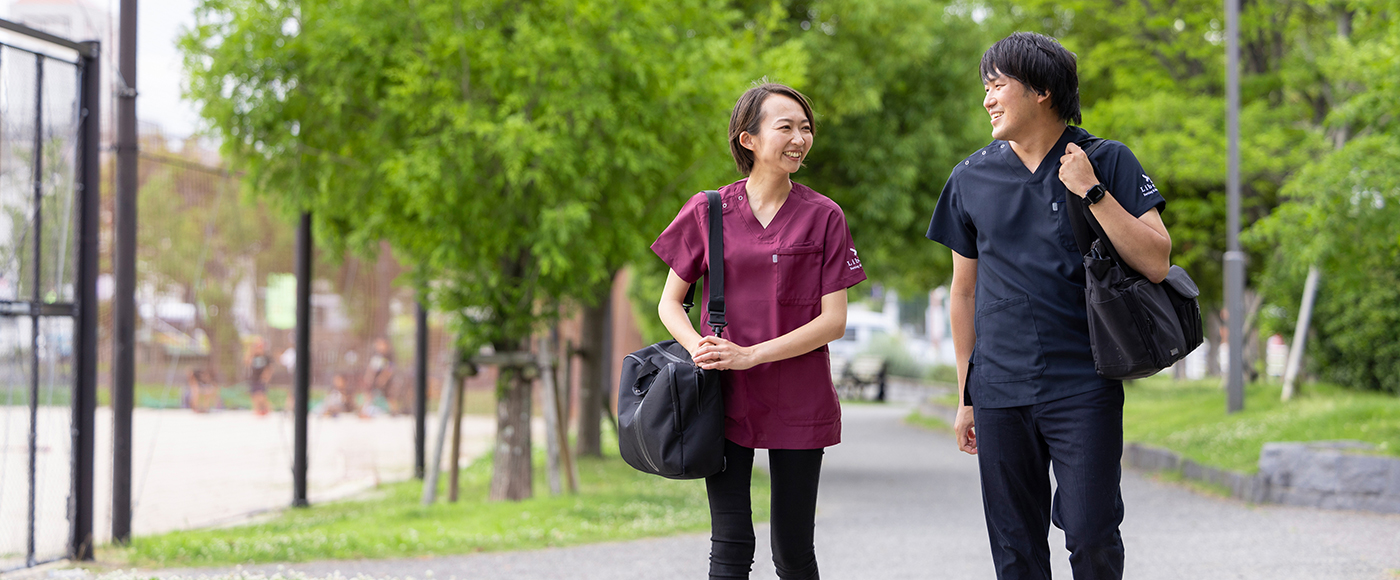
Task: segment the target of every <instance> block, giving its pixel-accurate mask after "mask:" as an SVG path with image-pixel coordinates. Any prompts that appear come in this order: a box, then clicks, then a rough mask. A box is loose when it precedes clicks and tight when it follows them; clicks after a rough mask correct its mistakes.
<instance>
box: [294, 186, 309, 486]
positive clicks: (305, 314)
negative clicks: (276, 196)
mask: <svg viewBox="0 0 1400 580" xmlns="http://www.w3.org/2000/svg"><path fill="white" fill-rule="evenodd" d="M296 269H297V366H296V377H295V382H296V385H295V386H294V387H293V388H294V389H295V392H296V396H295V402H294V403H293V405H292V406H293V409H292V413H293V415H295V428H294V431H295V434H294V436H293V451H292V507H307V506H309V505H311V503H310V502H308V501H307V500H306V423H307V414H308V413H309V411H310V408H311V407H310V401H311V359H312V357H311V214H310V213H302V214H301V225H300V226H299V227H297V263H296Z"/></svg>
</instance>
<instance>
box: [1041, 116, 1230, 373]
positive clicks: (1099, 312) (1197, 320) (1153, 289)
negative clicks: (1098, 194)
mask: <svg viewBox="0 0 1400 580" xmlns="http://www.w3.org/2000/svg"><path fill="white" fill-rule="evenodd" d="M1102 144H1103V140H1102V139H1098V138H1094V139H1093V140H1090V141H1086V142H1084V143H1081V144H1080V146H1081V147H1083V149H1084V153H1085V155H1086V156H1087V155H1092V154H1093V152H1094V151H1096V150H1097V149H1098V148H1099V146H1100V145H1102ZM1090 163H1091V164H1092V161H1090ZM1094 174H1095V175H1096V176H1098V177H1099V181H1100V182H1101V183H1102V182H1103V176H1101V175H1099V171H1098V167H1097V166H1095V167H1094ZM1067 201H1068V205H1069V208H1068V210H1067V211H1068V212H1069V218H1070V225H1071V226H1072V227H1073V228H1074V237H1075V242H1076V243H1077V244H1078V245H1079V248H1080V251H1081V252H1082V253H1083V254H1084V301H1085V306H1086V308H1087V310H1088V314H1089V344H1090V346H1091V348H1092V350H1093V352H1094V370H1096V371H1098V373H1099V376H1102V377H1104V378H1108V379H1117V380H1128V379H1140V378H1143V377H1149V376H1152V375H1155V374H1157V373H1158V372H1160V371H1161V370H1162V369H1165V368H1167V367H1169V366H1172V365H1173V364H1175V363H1176V362H1177V361H1179V360H1181V359H1183V358H1185V357H1186V355H1188V354H1190V353H1191V351H1193V350H1195V349H1196V347H1198V346H1200V345H1201V341H1202V339H1203V338H1204V336H1203V334H1202V329H1201V307H1200V305H1199V304H1198V303H1197V301H1196V297H1197V296H1199V295H1200V293H1201V292H1200V289H1199V288H1197V287H1196V283H1195V282H1194V281H1192V280H1191V276H1189V275H1187V274H1186V270H1183V269H1182V268H1181V267H1180V266H1172V267H1171V269H1170V270H1168V272H1167V278H1166V279H1165V280H1163V281H1162V283H1160V284H1157V283H1154V282H1152V281H1151V280H1148V279H1147V278H1146V277H1144V276H1143V275H1142V274H1139V273H1138V272H1136V271H1134V270H1133V269H1132V268H1131V267H1129V266H1128V265H1127V263H1125V262H1124V261H1123V260H1122V258H1121V257H1120V256H1119V255H1118V252H1117V251H1116V250H1114V248H1113V244H1112V243H1111V242H1110V241H1109V240H1108V235H1107V234H1105V233H1104V231H1103V227H1102V226H1100V225H1099V222H1098V220H1097V219H1095V218H1094V214H1093V212H1091V211H1090V210H1089V206H1088V205H1086V204H1085V203H1084V201H1083V200H1082V199H1080V197H1079V196H1078V195H1075V194H1074V193H1070V194H1069V197H1068V198H1067ZM1096 237H1097V239H1095V238H1096Z"/></svg>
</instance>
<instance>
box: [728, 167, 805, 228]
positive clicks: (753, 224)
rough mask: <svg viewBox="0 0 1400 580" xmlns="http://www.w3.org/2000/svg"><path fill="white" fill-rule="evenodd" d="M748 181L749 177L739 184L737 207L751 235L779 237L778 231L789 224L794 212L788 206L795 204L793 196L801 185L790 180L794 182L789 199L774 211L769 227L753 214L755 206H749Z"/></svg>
mask: <svg viewBox="0 0 1400 580" xmlns="http://www.w3.org/2000/svg"><path fill="white" fill-rule="evenodd" d="M748 182H749V180H748V179H744V180H742V181H740V182H739V183H738V184H737V185H738V188H737V190H738V194H737V196H736V199H735V205H737V206H738V207H737V208H736V209H737V210H738V212H739V216H740V218H741V219H743V221H744V227H745V228H747V229H748V230H749V234H750V235H752V236H753V237H755V238H758V239H759V240H762V241H765V242H770V241H772V240H773V239H775V238H777V237H778V232H779V231H782V229H783V226H784V225H785V224H787V222H788V219H789V216H790V215H791V214H792V212H793V210H792V209H789V207H788V206H791V205H792V204H793V199H792V198H793V197H794V196H797V195H798V188H799V187H801V186H800V185H799V184H798V183H797V182H795V181H791V180H789V182H790V183H792V189H791V190H789V191H788V197H787V199H785V200H783V205H780V206H778V211H776V212H774V213H773V219H771V220H768V227H766V228H765V227H763V224H761V223H759V221H758V216H755V215H753V208H752V207H750V206H749V200H748V191H747V190H746V189H745V185H746V184H748Z"/></svg>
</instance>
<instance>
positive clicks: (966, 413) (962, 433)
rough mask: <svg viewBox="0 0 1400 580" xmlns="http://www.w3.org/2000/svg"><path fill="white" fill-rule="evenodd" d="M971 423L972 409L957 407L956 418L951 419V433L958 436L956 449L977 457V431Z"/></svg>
mask: <svg viewBox="0 0 1400 580" xmlns="http://www.w3.org/2000/svg"><path fill="white" fill-rule="evenodd" d="M972 423H973V421H972V407H970V406H968V405H958V416H957V417H956V418H954V419H953V432H954V433H957V435H958V449H959V450H961V451H962V452H963V453H966V454H968V455H977V430H976V428H975V427H974V426H973V424H972Z"/></svg>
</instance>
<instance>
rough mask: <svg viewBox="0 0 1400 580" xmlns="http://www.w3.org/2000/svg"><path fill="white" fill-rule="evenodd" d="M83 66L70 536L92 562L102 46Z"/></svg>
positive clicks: (75, 555) (72, 550)
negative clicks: (76, 366)
mask: <svg viewBox="0 0 1400 580" xmlns="http://www.w3.org/2000/svg"><path fill="white" fill-rule="evenodd" d="M85 46H86V48H87V50H84V51H82V67H81V68H80V69H79V80H78V87H79V90H80V91H81V93H80V99H81V100H80V101H79V104H78V114H79V119H78V123H79V125H78V127H79V130H78V131H79V133H78V135H79V139H80V140H81V141H80V142H81V143H82V145H81V147H82V148H81V149H80V150H79V151H78V172H79V177H78V192H77V193H78V195H79V196H80V200H81V201H80V203H79V208H80V212H81V213H80V214H79V216H80V217H79V220H80V222H79V226H78V236H79V241H78V244H79V246H78V280H77V282H78V295H77V302H78V304H77V312H76V313H75V314H76V317H75V318H76V319H75V320H74V321H73V323H74V326H75V327H76V328H75V331H74V335H75V340H74V341H73V345H74V347H75V353H74V354H75V356H74V360H76V361H77V364H78V368H77V371H76V372H75V373H74V375H75V376H74V377H73V488H72V498H73V517H72V519H71V521H70V526H71V528H70V529H69V534H68V557H69V558H71V559H74V560H91V559H92V529H93V515H92V510H93V505H94V504H95V503H96V501H95V498H94V497H93V479H94V475H95V474H94V473H93V470H94V467H93V466H94V465H95V464H96V458H97V445H96V438H95V430H96V421H95V419H96V415H97V276H98V266H97V258H98V256H97V252H98V243H97V238H98V234H99V233H100V231H101V230H100V224H99V213H98V211H99V207H100V206H101V190H100V187H101V186H100V185H99V183H100V182H101V179H102V175H101V173H102V170H101V166H100V164H99V159H98V157H99V153H98V151H99V145H100V140H101V138H102V134H101V126H102V123H101V110H102V107H101V105H100V102H101V92H100V91H101V90H102V82H101V78H102V70H101V68H100V62H101V60H100V56H101V54H102V51H101V45H99V44H98V43H97V42H89V43H86V44H85Z"/></svg>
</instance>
